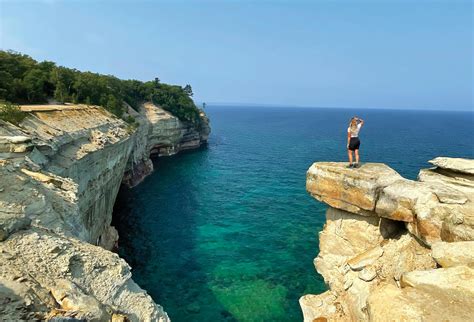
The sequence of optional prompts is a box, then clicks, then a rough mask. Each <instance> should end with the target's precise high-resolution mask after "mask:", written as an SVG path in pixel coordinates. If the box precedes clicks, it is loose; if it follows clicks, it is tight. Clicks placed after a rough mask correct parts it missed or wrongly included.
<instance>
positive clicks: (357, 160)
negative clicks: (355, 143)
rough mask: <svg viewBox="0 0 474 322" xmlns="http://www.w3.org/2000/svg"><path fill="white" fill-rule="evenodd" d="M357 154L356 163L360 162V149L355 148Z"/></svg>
mask: <svg viewBox="0 0 474 322" xmlns="http://www.w3.org/2000/svg"><path fill="white" fill-rule="evenodd" d="M355 154H356V163H357V164H359V149H357V150H355Z"/></svg>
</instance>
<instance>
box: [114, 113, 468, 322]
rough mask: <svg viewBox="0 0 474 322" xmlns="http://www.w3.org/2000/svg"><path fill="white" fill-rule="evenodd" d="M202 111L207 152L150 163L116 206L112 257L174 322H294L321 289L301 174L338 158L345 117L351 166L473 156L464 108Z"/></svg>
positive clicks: (315, 206)
mask: <svg viewBox="0 0 474 322" xmlns="http://www.w3.org/2000/svg"><path fill="white" fill-rule="evenodd" d="M206 112H207V113H208V115H209V117H210V119H211V126H212V135H211V138H210V140H209V144H208V147H207V148H204V149H200V150H198V151H193V152H188V153H183V154H180V155H178V156H174V157H169V158H160V159H158V160H156V161H155V168H156V171H155V172H154V173H153V174H152V175H151V176H150V177H148V178H147V179H146V180H145V181H144V182H143V183H142V184H141V185H139V186H138V187H136V188H134V189H132V190H130V191H128V192H127V191H122V192H121V193H120V195H119V201H118V203H117V207H116V210H117V213H116V215H115V220H114V224H115V225H116V226H117V228H118V230H119V234H120V241H119V245H120V251H119V252H120V255H121V256H123V257H124V258H125V259H126V260H127V262H128V263H130V265H131V266H132V268H133V276H134V279H135V281H136V282H137V283H138V284H139V285H140V286H142V287H143V288H145V289H146V290H147V291H148V293H149V294H150V295H151V296H152V297H153V299H154V300H155V301H156V302H157V303H160V304H161V305H163V306H164V308H165V310H166V311H167V312H168V314H169V315H170V317H171V319H172V320H173V321H300V320H301V319H302V315H301V312H300V308H299V305H298V298H299V297H300V296H302V295H303V294H307V293H319V292H322V291H324V290H325V289H326V286H325V285H324V282H323V279H322V277H320V276H319V275H318V274H317V273H316V271H315V269H314V266H313V262H312V261H313V258H314V257H315V256H316V255H317V253H318V238H317V234H318V231H320V230H321V229H322V227H323V224H324V221H325V219H324V212H325V206H324V205H322V204H320V203H318V202H317V201H315V200H314V199H312V198H311V197H310V196H309V195H308V194H307V193H306V191H305V173H306V170H307V169H308V168H309V166H310V165H311V164H312V163H313V162H315V161H346V158H347V156H346V150H345V147H346V135H347V134H346V133H347V132H346V131H347V124H348V121H349V118H350V117H351V116H352V115H354V113H357V115H358V116H359V117H361V118H363V119H364V120H365V125H364V127H363V128H362V130H361V134H360V137H361V142H362V144H361V156H362V157H361V161H362V162H384V163H387V164H388V165H389V166H391V167H393V168H394V169H395V170H397V171H398V172H399V173H400V174H402V175H403V176H405V177H408V178H411V179H415V178H416V176H417V174H418V171H419V169H420V168H423V167H428V166H429V164H428V163H427V162H426V161H428V160H430V159H432V158H434V157H436V156H452V157H469V158H474V145H473V144H474V143H473V142H474V134H473V131H472V130H473V128H474V126H473V125H474V114H473V113H471V112H433V111H431V112H427V111H424V112H422V111H396V110H385V111H382V110H368V109H366V110H357V111H355V110H350V109H303V108H250V107H241V108H238V107H208V108H207V110H206ZM354 171H356V170H354Z"/></svg>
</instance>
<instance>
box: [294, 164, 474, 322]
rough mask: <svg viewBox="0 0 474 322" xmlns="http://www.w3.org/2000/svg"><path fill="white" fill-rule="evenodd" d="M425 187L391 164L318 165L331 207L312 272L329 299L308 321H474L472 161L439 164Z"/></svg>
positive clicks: (310, 186)
mask: <svg viewBox="0 0 474 322" xmlns="http://www.w3.org/2000/svg"><path fill="white" fill-rule="evenodd" d="M430 162H431V163H432V164H433V165H434V166H435V167H433V168H431V169H424V170H421V171H420V174H419V180H418V181H411V180H407V179H404V178H402V177H401V176H400V175H399V174H398V173H397V172H395V171H394V170H392V169H391V168H389V167H387V166H386V165H384V164H374V163H372V164H371V163H368V164H364V165H363V166H362V167H360V168H359V169H348V168H346V167H345V165H346V164H344V163H334V162H319V163H314V164H313V165H312V166H311V167H310V169H309V170H308V173H307V181H306V187H307V190H308V192H309V193H310V194H311V195H312V196H313V197H314V198H316V199H317V200H319V201H322V202H325V203H326V204H328V205H329V206H330V207H329V208H328V210H327V213H326V220H327V221H326V224H325V226H324V229H323V231H322V232H320V235H319V236H320V253H319V255H318V257H317V258H316V259H315V261H314V263H315V266H316V269H317V271H318V272H319V273H320V274H321V275H322V276H323V277H324V280H325V281H326V283H327V285H328V286H329V290H328V291H327V292H325V293H323V294H319V295H305V296H303V297H302V298H301V299H300V305H301V307H302V310H303V314H304V319H305V321H315V320H317V321H323V320H324V321H326V320H329V321H468V320H470V319H472V317H473V316H474V171H473V169H474V161H473V160H466V159H454V158H436V159H434V160H432V161H430Z"/></svg>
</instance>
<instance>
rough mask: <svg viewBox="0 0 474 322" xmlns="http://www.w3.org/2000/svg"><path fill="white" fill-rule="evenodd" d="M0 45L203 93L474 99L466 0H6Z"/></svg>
mask: <svg viewBox="0 0 474 322" xmlns="http://www.w3.org/2000/svg"><path fill="white" fill-rule="evenodd" d="M0 21H1V22H0V47H1V48H2V49H13V50H16V51H20V52H22V53H26V54H29V55H30V56H32V57H33V58H35V59H38V60H45V59H46V60H52V61H55V62H57V63H58V64H60V65H64V66H68V67H74V68H77V69H80V70H90V71H94V72H99V73H105V74H113V75H116V76H118V77H120V78H134V79H140V80H150V79H153V78H154V77H156V76H157V77H159V78H160V79H161V80H162V81H164V82H168V83H174V84H180V85H185V84H187V83H189V84H191V85H192V86H193V90H194V93H195V99H196V100H197V101H206V102H226V103H247V104H265V105H286V106H321V107H359V108H360V107H375V108H416V109H421V108H427V109H453V110H455V109H456V110H459V109H464V110H466V109H470V110H472V109H474V107H473V87H474V85H473V73H474V70H473V57H474V53H473V5H472V2H471V1H470V0H466V1H462V0H445V1H434V0H418V1H409V0H377V1H375V0H374V1H362V0H360V1H359V0H352V1H350V0H346V1H342V0H340V1H339V0H332V1H330V0H326V1H207V2H203V1H166V2H159V1H133V2H132V1H55V0H44V1H5V0H0Z"/></svg>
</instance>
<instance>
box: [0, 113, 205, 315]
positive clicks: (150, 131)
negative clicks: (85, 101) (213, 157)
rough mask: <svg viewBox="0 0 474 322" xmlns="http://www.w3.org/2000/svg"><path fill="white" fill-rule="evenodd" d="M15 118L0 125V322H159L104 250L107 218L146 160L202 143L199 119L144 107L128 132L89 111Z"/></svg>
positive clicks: (111, 233) (126, 271)
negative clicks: (73, 321)
mask: <svg viewBox="0 0 474 322" xmlns="http://www.w3.org/2000/svg"><path fill="white" fill-rule="evenodd" d="M23 110H25V111H28V113H29V115H28V116H27V117H26V118H25V119H24V121H23V122H22V123H21V124H20V126H14V125H12V124H9V123H6V122H3V121H1V120H0V177H1V181H0V258H1V260H0V317H1V318H2V319H6V320H20V319H27V320H32V319H46V318H51V317H75V318H78V319H85V320H96V321H108V320H111V319H113V320H114V321H120V319H122V320H124V319H128V320H132V321H151V320H157V321H158V320H161V321H167V320H168V317H167V315H166V313H165V312H164V311H163V309H162V308H161V307H160V306H159V305H157V304H155V303H154V302H153V300H152V299H151V297H150V296H148V295H147V294H146V292H144V291H143V290H142V289H140V288H139V287H138V286H137V285H136V284H135V283H134V282H133V280H132V279H131V273H130V267H129V266H128V265H127V264H126V263H125V261H123V260H122V259H120V258H119V257H118V256H117V255H116V254H114V253H112V252H110V251H108V250H107V249H112V248H113V247H114V245H115V244H116V242H117V239H118V234H117V232H116V230H115V229H114V228H113V227H112V226H111V225H110V224H111V220H112V210H113V205H114V202H115V198H116V196H117V192H118V189H119V187H120V184H121V183H122V182H124V183H125V184H127V185H135V184H137V183H138V182H140V181H141V180H142V179H143V178H144V177H145V176H146V175H147V174H149V173H150V172H151V171H152V170H153V166H152V163H151V161H150V154H151V153H154V152H155V151H156V150H157V149H158V153H157V154H158V155H170V154H173V153H177V152H178V151H180V150H183V149H186V148H195V147H199V146H200V145H201V144H203V143H204V142H205V141H206V140H207V136H208V134H209V127H208V121H207V118H206V117H205V115H204V114H203V115H202V122H201V123H202V126H201V127H200V128H199V129H197V128H194V127H193V126H192V125H189V124H184V123H182V122H181V121H179V120H178V119H177V118H175V117H174V116H172V115H171V114H169V113H168V112H165V111H164V110H162V109H161V108H159V107H157V106H154V105H152V104H145V106H144V107H143V109H142V111H141V112H142V113H135V116H136V118H137V119H138V122H139V125H138V128H136V129H132V128H130V126H129V125H127V123H125V122H123V121H122V120H120V119H118V118H116V117H114V116H113V115H112V114H110V113H108V112H107V111H105V110H104V109H102V108H99V107H87V106H73V105H59V106H26V107H23ZM130 113H133V111H130ZM153 113H155V114H156V115H159V116H160V117H162V119H165V120H166V121H161V119H160V117H155V118H153V117H151V115H152V114H153ZM124 173H127V174H126V176H125V177H124ZM97 246H100V247H97Z"/></svg>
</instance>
